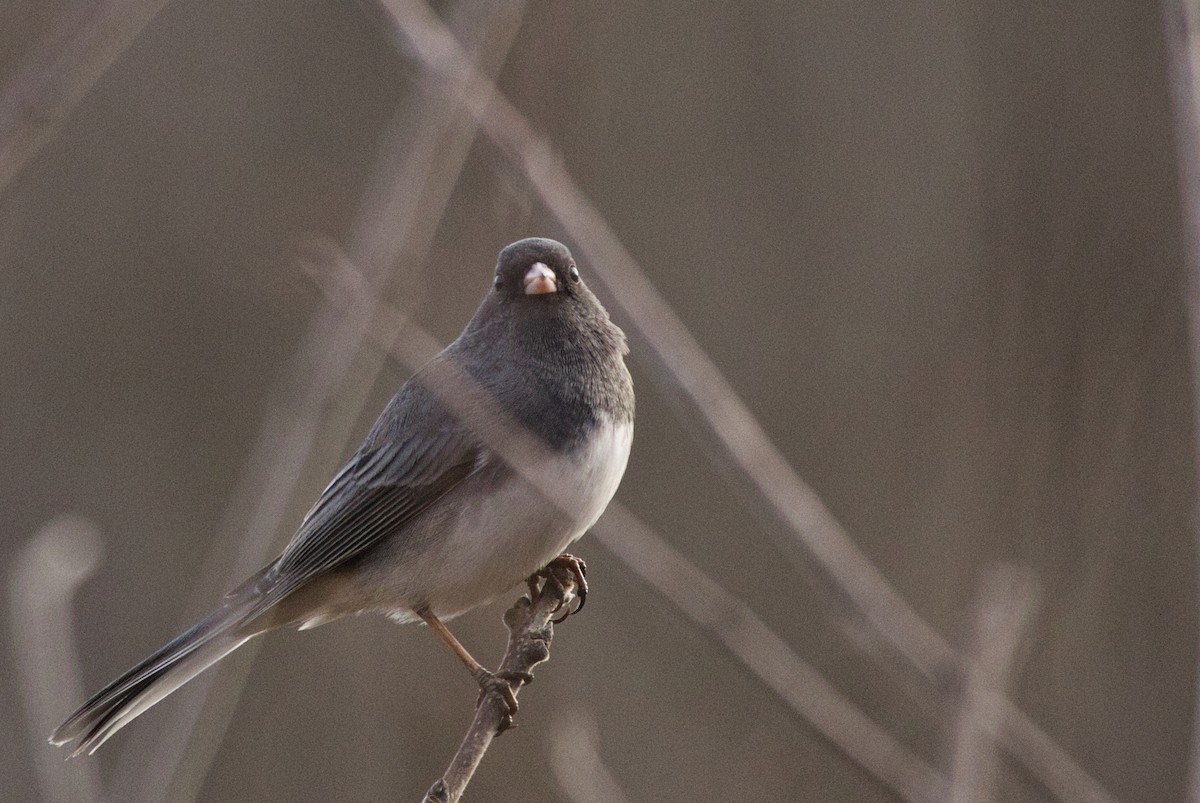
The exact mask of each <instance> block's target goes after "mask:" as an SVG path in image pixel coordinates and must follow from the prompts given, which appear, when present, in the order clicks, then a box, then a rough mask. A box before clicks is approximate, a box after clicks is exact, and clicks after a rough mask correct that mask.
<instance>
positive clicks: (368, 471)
mask: <svg viewBox="0 0 1200 803" xmlns="http://www.w3.org/2000/svg"><path fill="white" fill-rule="evenodd" d="M626 351H627V348H626V345H625V336H624V334H623V333H622V332H621V330H620V329H618V328H617V327H616V325H614V324H613V323H612V322H611V321H610V320H609V317H608V313H607V312H605V310H604V308H603V307H602V306H601V305H600V302H599V301H597V300H596V297H595V296H594V295H592V293H591V291H589V290H588V289H587V287H586V286H585V285H584V283H583V281H582V280H581V279H580V277H579V271H578V269H577V268H576V266H575V260H574V259H573V258H572V257H571V253H570V251H568V250H567V249H566V247H565V246H563V245H562V244H561V243H557V242H555V241H554V240H547V239H540V238H531V239H527V240H521V241H519V242H516V243H513V244H512V245H510V246H508V247H507V248H505V249H504V250H502V251H501V252H500V257H499V260H498V261H497V264H496V275H495V280H494V283H493V286H492V288H491V290H490V291H489V292H488V294H487V296H486V297H485V298H484V300H483V303H482V304H480V306H479V309H478V310H477V311H476V313H475V316H474V317H473V318H472V319H471V321H470V323H468V324H467V328H466V329H465V330H464V331H463V333H462V334H461V335H459V337H458V339H457V340H455V341H454V342H453V343H451V344H450V345H449V346H447V347H446V349H445V350H444V351H442V352H441V353H440V354H439V355H438V356H437V357H435V358H434V359H433V360H432V361H431V362H430V363H429V364H428V365H427V366H425V367H424V368H422V369H421V370H420V371H418V372H417V373H416V374H415V375H414V376H413V377H412V378H411V379H410V380H409V381H408V382H407V383H405V385H404V387H402V388H401V389H400V392H399V393H397V394H396V396H395V397H394V398H393V399H392V400H391V402H390V403H389V404H388V405H387V407H386V408H385V409H384V411H383V413H382V414H381V415H380V416H379V420H378V421H376V422H375V425H374V426H373V427H372V428H371V431H370V433H369V434H368V435H367V437H366V440H365V441H364V442H363V444H362V446H360V447H359V449H358V451H357V452H355V454H354V456H353V457H352V458H350V461H349V462H348V463H347V464H346V465H345V467H343V468H342V470H341V471H340V472H338V474H337V475H336V476H335V477H334V478H333V481H332V482H330V483H329V486H328V487H327V488H326V489H325V491H324V492H323V493H322V494H321V496H320V498H319V499H318V500H317V502H316V504H315V505H314V506H313V508H312V510H311V511H309V513H308V515H307V516H305V518H304V521H303V522H302V523H301V524H300V528H299V530H298V531H297V532H296V534H295V536H293V537H292V540H291V543H289V544H288V546H287V548H286V549H285V550H284V551H283V554H281V555H280V556H279V557H278V558H277V559H276V560H275V561H274V562H272V563H271V564H270V565H268V566H266V567H265V568H263V569H262V570H261V571H259V572H258V573H257V574H255V575H254V576H253V577H251V578H249V579H248V580H247V581H246V582H244V583H243V584H242V585H241V586H239V587H238V588H237V589H235V590H234V591H232V592H230V594H228V595H227V596H226V597H225V599H224V600H223V601H222V603H221V606H220V607H219V608H218V609H217V610H216V611H214V612H213V613H211V614H209V615H208V616H207V617H206V618H204V619H203V620H201V621H200V622H198V623H197V624H195V625H194V626H192V627H191V628H190V629H189V630H187V631H185V632H184V633H182V634H180V635H179V636H177V637H176V638H175V639H173V640H172V641H170V642H168V643H167V644H166V645H165V646H163V647H162V648H161V649H159V650H158V651H157V652H155V653H154V654H153V655H151V656H149V657H148V658H146V659H145V660H144V661H142V662H141V663H139V664H138V665H137V666H134V667H133V668H132V669H130V670H129V671H128V672H126V673H125V674H124V675H122V676H121V677H119V678H117V679H116V680H114V681H113V682H112V683H110V684H108V686H106V687H105V688H103V689H102V690H100V691H99V692H98V693H97V694H96V695H95V696H93V697H92V698H91V699H90V700H88V701H87V702H86V703H84V704H83V706H81V707H80V708H79V710H78V711H76V712H75V713H74V714H72V715H71V716H70V717H69V718H68V719H67V721H66V722H64V723H63V724H62V725H61V726H60V727H59V728H58V730H56V731H55V732H54V734H53V735H52V736H51V737H50V740H51V741H52V742H54V743H55V744H64V743H66V742H68V741H71V740H73V739H78V740H79V744H78V746H77V748H76V750H75V754H78V753H82V752H87V753H91V752H93V751H95V749H96V748H97V747H99V746H100V745H101V744H103V743H104V741H105V740H106V739H108V737H110V736H112V735H113V734H114V733H116V732H117V731H118V730H120V729H121V728H122V727H123V726H125V725H126V724H127V723H128V722H129V721H130V720H132V719H133V718H134V717H136V716H138V715H139V714H141V713H142V712H143V711H145V710H146V709H147V708H149V707H150V706H152V705H154V704H155V703H157V702H158V701H159V700H161V699H162V698H164V697H166V696H167V695H168V694H170V693H171V692H172V691H174V690H175V689H177V688H179V687H180V686H181V685H183V684H184V683H186V682H187V681H188V680H190V679H192V678H193V677H195V676H196V675H197V674H199V673H200V672H201V671H203V670H204V669H206V668H207V667H209V666H211V665H212V664H214V663H216V662H217V661H219V660H220V659H221V658H222V657H224V656H225V655H228V654H229V653H230V652H232V651H233V650H235V649H236V648H237V647H239V646H240V645H241V644H243V643H245V642H246V641H247V640H248V639H251V638H253V637H254V636H257V635H259V634H260V633H264V632H266V631H268V630H272V629H274V628H278V627H288V626H299V627H301V628H303V627H313V626H315V625H318V624H322V623H324V622H328V621H330V620H332V619H337V618H339V617H342V616H346V615H347V614H354V613H360V612H364V611H378V612H381V613H384V614H386V615H388V616H391V617H392V618H394V619H396V620H398V621H402V622H408V621H416V620H424V621H425V622H426V623H427V624H429V625H430V627H431V628H432V629H434V630H435V631H436V632H437V633H438V635H439V636H441V637H442V638H443V639H444V640H445V641H446V642H447V644H449V645H450V646H451V647H452V648H453V649H454V650H455V652H456V653H457V654H458V655H459V657H460V658H461V659H462V660H463V662H464V663H466V664H467V666H468V668H469V669H470V670H471V672H472V674H473V675H474V676H475V677H476V679H477V680H478V681H479V682H480V684H481V685H484V686H485V687H487V686H488V685H489V683H491V684H494V683H495V680H496V679H495V678H494V677H493V676H492V675H491V673H490V672H488V671H487V670H486V669H484V668H483V667H482V666H480V665H479V664H478V663H477V662H476V661H475V660H474V659H473V658H472V657H471V656H470V655H469V654H468V653H467V651H466V650H465V649H463V648H462V646H461V645H460V644H458V642H457V641H456V640H455V639H454V637H453V636H452V635H450V631H448V630H447V629H446V628H445V625H444V624H442V622H443V621H445V620H448V619H451V618H453V617H455V616H458V615H459V614H461V613H463V612H465V611H468V610H470V609H471V608H474V607H476V606H478V605H482V604H483V603H485V602H488V601H489V600H492V599H494V598H496V597H497V596H499V595H501V594H503V593H504V592H505V591H507V590H508V589H510V588H512V587H513V586H514V585H516V584H517V583H519V582H520V581H521V580H522V579H524V578H527V577H529V576H530V575H531V574H534V573H536V572H537V571H538V570H540V569H541V568H543V567H544V566H546V565H547V563H548V562H552V561H553V560H555V559H556V556H558V555H559V554H560V553H561V552H562V551H563V550H564V549H565V548H566V547H567V545H568V544H570V543H571V542H572V541H574V540H575V539H577V538H579V536H581V535H582V534H583V533H584V531H585V530H587V528H588V527H590V526H591V525H592V524H594V523H595V521H596V519H598V518H599V517H600V514H601V512H603V510H604V508H605V506H606V505H607V504H608V502H609V500H610V499H612V496H613V494H614V493H615V492H616V490H617V485H618V484H619V483H620V481H621V476H622V475H623V474H624V472H625V464H626V461H627V460H628V457H629V446H630V441H631V439H632V437H633V383H632V381H631V379H630V376H629V372H628V370H626V368H625V362H624V355H625V353H626ZM439 367H441V368H447V369H453V370H454V371H456V372H458V373H459V375H461V376H464V377H466V378H468V379H469V380H470V381H471V382H472V383H473V385H474V386H475V387H477V388H478V389H479V390H480V392H481V393H483V394H485V395H486V396H487V397H488V398H489V399H490V400H491V401H492V402H493V403H494V407H495V409H497V410H499V411H500V412H501V413H503V414H504V418H505V420H508V421H514V422H516V423H518V424H520V425H521V426H523V427H524V430H525V431H527V432H529V433H531V434H532V435H533V436H535V437H536V439H537V440H538V442H539V443H540V445H541V447H542V448H543V452H544V454H546V455H549V456H552V457H553V458H554V459H553V460H547V461H545V467H544V469H540V468H539V467H538V466H533V467H532V473H531V471H530V467H528V466H521V469H522V471H520V472H518V471H517V470H515V469H514V468H513V466H512V465H509V463H508V462H506V460H505V459H504V458H503V457H501V456H500V455H499V454H498V453H497V451H496V450H495V449H494V448H492V445H494V443H495V442H494V441H489V440H488V439H487V438H485V437H483V436H482V434H481V433H482V432H483V430H482V429H481V425H479V424H478V423H477V422H474V421H471V420H464V418H465V417H464V416H463V415H462V414H461V409H459V408H455V407H454V405H451V404H447V396H446V394H445V393H444V392H441V393H439V392H438V388H436V387H431V385H433V384H434V383H433V382H432V381H430V378H431V377H433V376H435V375H436V374H437V372H438V369H439ZM456 410H457V412H456ZM543 470H544V473H545V474H546V475H547V476H544V477H539V476H535V475H536V474H537V473H538V471H543ZM547 487H550V488H553V489H554V494H555V495H557V497H558V500H557V503H556V502H555V501H551V500H550V499H548V498H547V495H546V493H545V489H546V488H547ZM564 499H565V500H568V502H569V503H570V504H569V505H564V504H563V503H562V501H563V500H564ZM564 507H565V508H568V509H570V510H571V512H570V513H568V512H565V510H564ZM579 579H580V582H582V577H580V578H579Z"/></svg>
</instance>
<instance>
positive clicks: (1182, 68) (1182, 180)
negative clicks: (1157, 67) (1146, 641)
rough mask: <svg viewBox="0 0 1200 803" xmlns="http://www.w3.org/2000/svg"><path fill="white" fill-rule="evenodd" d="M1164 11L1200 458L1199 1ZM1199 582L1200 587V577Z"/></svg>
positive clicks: (1199, 532) (1199, 757) (1169, 4)
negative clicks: (1197, 4)
mask: <svg viewBox="0 0 1200 803" xmlns="http://www.w3.org/2000/svg"><path fill="white" fill-rule="evenodd" d="M1162 10H1163V27H1164V37H1163V38H1164V40H1165V42H1166V46H1167V52H1168V54H1169V56H1170V82H1171V96H1172V105H1173V107H1174V114H1175V143H1176V144H1175V147H1176V160H1175V161H1176V170H1177V172H1178V174H1179V192H1180V196H1181V198H1180V206H1181V207H1182V210H1183V235H1184V243H1185V245H1186V250H1185V257H1186V259H1187V266H1186V273H1185V277H1184V278H1185V281H1184V285H1183V289H1184V309H1185V311H1186V313H1187V320H1188V340H1189V342H1190V345H1191V364H1192V371H1191V378H1192V418H1193V426H1192V432H1193V437H1194V438H1195V439H1196V440H1195V443H1194V444H1193V450H1194V451H1195V453H1196V454H1197V455H1200V98H1198V96H1197V92H1200V9H1198V8H1197V6H1196V2H1195V0H1164V2H1163V5H1162ZM1193 498H1195V494H1193ZM1194 504H1195V502H1193V505H1194ZM1192 522H1193V527H1194V528H1195V532H1194V533H1193V536H1192V538H1193V548H1194V551H1195V552H1197V553H1200V511H1197V510H1196V509H1193V510H1192ZM1193 560H1194V558H1193ZM1197 566H1198V567H1200V562H1197ZM1198 571H1200V569H1198ZM1194 582H1195V585H1196V587H1197V588H1200V575H1197V576H1196V578H1195V581H1194ZM1194 682H1195V688H1194V692H1195V694H1194V695H1193V698H1194V702H1193V703H1192V744H1191V761H1190V764H1191V765H1190V768H1189V773H1188V799H1189V800H1191V801H1192V803H1200V672H1197V673H1196V678H1195V681H1194Z"/></svg>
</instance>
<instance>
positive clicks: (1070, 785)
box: [379, 0, 1110, 800]
mask: <svg viewBox="0 0 1200 803" xmlns="http://www.w3.org/2000/svg"><path fill="white" fill-rule="evenodd" d="M379 2H380V4H381V5H382V6H383V7H384V8H385V9H386V10H387V11H388V13H389V15H390V16H391V18H392V20H393V22H394V23H395V26H396V29H397V31H398V32H399V33H400V34H401V35H402V36H403V38H404V40H405V41H407V42H408V43H409V45H410V46H411V50H412V52H414V53H415V54H416V56H417V58H418V59H419V60H420V61H421V63H422V64H423V65H424V66H425V67H426V69H428V70H431V71H433V72H435V73H437V74H439V75H442V76H444V77H445V78H446V80H447V81H448V82H451V83H453V85H454V86H456V87H463V88H464V91H463V93H462V97H463V101H464V103H465V105H466V107H467V108H468V109H469V110H470V111H471V113H472V114H473V115H475V118H476V119H477V120H478V121H479V124H480V126H481V127H482V128H483V130H484V131H485V132H486V133H487V135H488V137H490V138H491V139H492V141H493V142H494V143H496V145H497V146H498V147H500V148H501V149H502V150H504V151H505V152H506V153H508V155H509V158H511V159H512V160H513V161H514V162H515V163H516V164H517V165H518V166H519V167H520V168H521V170H522V171H523V172H524V174H525V176H526V178H527V180H528V181H529V182H530V184H531V185H532V186H533V187H534V188H535V190H536V191H537V192H538V194H539V195H540V197H541V198H542V201H543V202H544V203H545V205H546V207H547V208H548V209H549V210H550V212H551V213H552V214H553V215H554V216H555V217H556V218H557V219H558V220H559V222H560V223H561V224H562V225H563V227H564V228H565V229H566V230H567V231H568V232H569V233H570V234H571V236H572V238H573V239H574V241H575V242H576V243H577V245H578V246H579V249H580V251H581V252H582V253H583V254H584V255H586V257H587V259H588V261H589V263H590V264H591V265H592V267H593V269H594V270H595V271H596V272H597V273H598V274H599V275H600V276H601V277H602V278H603V280H604V283H605V286H606V287H607V288H608V290H609V292H610V293H611V294H612V296H613V297H614V299H615V300H616V302H617V304H619V305H620V307H621V308H622V309H623V310H624V312H625V314H626V315H627V316H628V318H629V319H630V321H631V323H632V326H633V328H634V329H635V330H636V331H637V333H638V334H639V335H640V336H641V337H642V339H643V340H644V342H645V344H646V345H647V346H648V349H649V353H648V355H647V356H649V357H651V358H652V360H653V361H654V363H655V366H656V368H657V369H658V370H656V371H653V372H651V373H652V375H654V376H656V377H659V378H660V379H661V380H662V381H663V382H664V384H665V386H666V387H667V389H668V390H669V391H670V392H672V393H674V394H675V395H676V396H679V395H681V394H682V396H683V397H685V398H686V400H687V401H688V402H689V403H690V406H691V408H692V409H693V410H695V411H696V414H697V415H699V416H700V417H701V418H702V419H703V420H704V421H705V422H706V423H707V425H708V428H709V431H710V434H711V435H712V438H713V443H714V444H715V445H716V446H717V448H718V449H719V450H720V452H721V454H722V456H723V459H724V460H726V461H728V463H729V465H730V467H731V468H733V469H734V470H735V471H736V472H738V473H740V474H741V475H743V476H745V477H746V478H747V479H748V480H749V482H750V483H751V484H752V486H753V488H754V490H755V492H756V493H757V494H758V496H759V497H760V498H761V500H762V501H763V503H764V504H766V505H767V506H768V507H769V509H770V510H771V511H772V512H773V514H774V515H775V516H777V517H778V518H779V520H780V521H782V522H784V523H785V524H787V526H788V528H789V530H790V531H791V532H792V533H793V534H794V535H795V536H796V537H797V538H798V539H799V540H800V542H801V543H802V544H803V545H804V546H805V548H806V549H807V550H808V551H809V553H810V554H811V555H812V556H813V557H814V558H815V559H816V561H817V563H818V564H819V565H820V567H821V568H822V570H823V571H824V572H825V573H826V574H827V576H828V577H829V578H830V579H832V581H833V582H834V585H835V586H836V587H837V588H838V589H839V591H840V592H841V593H842V594H844V595H845V597H846V598H847V599H849V600H850V601H851V602H852V604H853V606H854V608H855V609H856V610H857V611H859V613H860V615H862V616H863V617H864V618H865V620H866V621H867V622H868V623H870V625H871V626H872V628H873V629H874V630H875V631H876V632H877V633H878V634H879V636H880V637H881V638H882V639H884V640H885V641H886V642H887V643H888V644H889V645H890V646H891V647H892V648H893V649H894V650H895V651H896V652H897V653H898V654H900V655H902V656H904V658H905V659H906V660H907V661H908V663H909V664H910V665H911V666H913V667H915V668H917V669H918V670H919V671H920V672H922V673H923V674H924V675H925V676H926V677H927V678H929V679H931V680H933V681H934V682H938V683H940V682H941V680H942V678H944V675H945V673H946V672H947V671H952V672H954V673H955V674H959V675H961V673H962V672H963V671H964V670H965V668H966V667H967V664H968V662H969V659H968V658H967V657H965V656H963V655H961V654H959V653H958V651H957V650H956V649H955V648H954V647H953V646H952V645H951V644H950V643H949V642H948V641H947V640H946V639H945V638H943V637H942V635H941V634H940V633H938V632H937V631H936V630H935V629H934V628H933V627H932V626H931V625H929V623H928V622H926V621H925V620H924V619H922V618H921V616H920V615H919V614H918V613H917V612H916V611H915V610H914V609H913V608H912V607H911V606H910V605H909V604H908V603H907V602H906V601H905V600H904V598H903V597H901V596H900V595H899V594H898V593H897V592H896V590H895V589H893V588H892V587H891V585H890V584H889V583H888V582H887V579H886V578H885V577H884V576H883V574H882V573H881V572H880V571H879V569H878V568H877V567H876V566H875V565H874V564H873V563H872V562H871V561H870V559H869V558H868V557H867V556H866V555H865V554H864V553H863V552H862V550H860V549H859V548H858V546H857V545H856V544H855V543H854V541H853V540H852V539H851V538H850V535H849V533H847V532H846V530H845V529H844V528H843V527H842V525H841V524H840V523H839V522H838V521H837V520H836V519H835V518H834V516H833V514H832V513H831V512H830V511H829V509H828V508H827V507H825V505H824V504H823V503H822V502H821V500H820V498H819V497H818V496H817V494H816V492H815V491H814V490H813V489H812V488H811V487H809V486H808V484H807V483H805V482H804V481H803V480H801V479H800V477H798V476H797V475H796V474H795V472H794V471H793V470H792V468H791V466H789V465H788V463H787V461H786V460H785V459H784V457H783V455H782V454H781V453H780V452H779V450H778V449H777V448H776V447H775V445H774V444H773V443H772V442H771V440H770V438H768V437H767V434H766V432H765V431H764V430H763V428H762V426H761V425H760V424H759V423H758V421H757V420H756V419H755V417H754V415H753V413H752V412H751V411H750V409H749V407H748V406H747V405H746V404H745V402H744V401H743V400H742V399H741V398H740V397H739V396H738V395H737V392H736V391H735V390H734V389H733V387H732V386H731V385H730V384H729V382H728V381H727V380H726V379H725V378H724V376H723V375H722V374H721V372H720V370H719V369H718V368H717V366H716V364H715V363H713V361H712V360H711V359H710V358H709V357H708V355H707V354H706V353H705V352H704V350H703V349H702V348H701V347H700V345H699V343H698V342H697V341H696V339H695V338H694V337H693V336H692V334H691V333H690V332H689V331H688V329H687V327H686V326H685V325H684V323H683V321H682V320H681V319H680V318H679V317H678V316H677V315H676V314H675V312H674V310H672V309H671V307H670V305H669V304H667V302H666V301H665V299H664V298H663V297H662V296H661V294H660V293H659V292H658V290H657V289H656V288H655V287H654V286H653V285H652V284H651V283H650V281H649V280H648V279H647V277H646V275H645V272H644V271H642V269H641V268H640V266H639V265H638V264H637V262H636V260H635V259H634V258H633V256H632V254H630V253H629V251H628V250H627V249H626V248H625V247H624V245H623V244H622V243H621V241H620V239H619V238H618V237H617V235H616V233H615V232H614V231H613V230H612V228H611V227H610V226H609V225H608V223H607V221H606V220H605V219H604V217H603V215H601V214H600V212H599V210H597V209H596V208H595V206H594V205H592V203H591V202H590V201H589V200H588V199H587V197H586V196H585V195H584V194H583V192H582V191H581V190H580V189H579V187H578V186H577V185H576V184H575V182H574V180H573V179H572V178H571V176H570V174H569V173H568V172H567V170H566V169H565V168H564V166H563V164H562V160H561V159H560V158H559V157H558V156H557V154H555V152H554V150H553V149H552V148H551V146H550V144H549V143H548V142H547V141H546V140H545V139H544V138H543V137H542V136H541V135H539V134H538V133H537V132H536V130H535V129H534V128H533V126H532V124H531V123H530V122H529V120H528V119H526V118H525V116H524V115H523V114H521V112H520V111H519V110H518V109H517V108H516V107H515V106H513V104H512V103H511V102H510V101H509V100H508V99H507V98H506V97H505V96H504V95H503V94H501V93H500V91H499V90H498V89H497V88H496V86H495V84H494V83H493V82H492V81H491V80H490V79H489V78H488V77H487V76H484V75H482V74H480V73H479V72H478V71H477V70H475V69H474V68H473V67H472V66H471V62H470V59H469V58H467V57H466V54H465V53H464V52H463V50H462V48H461V46H460V45H459V44H458V42H456V41H455V39H454V36H453V34H451V32H450V31H449V30H447V29H446V27H445V25H443V24H442V23H441V21H440V20H439V19H438V18H437V15H436V14H434V13H433V11H432V10H431V9H430V8H429V6H428V5H427V4H426V3H425V2H423V1H422V0H379ZM1005 717H1006V734H1007V742H1006V743H1008V744H1013V743H1014V742H1016V743H1018V749H1016V750H1014V754H1015V755H1016V756H1017V758H1018V759H1020V760H1021V761H1022V762H1023V763H1025V765H1026V766H1027V767H1029V768H1030V770H1031V771H1033V772H1035V773H1037V775H1038V777H1039V778H1040V779H1041V780H1042V782H1043V783H1045V784H1046V785H1047V787H1049V788H1050V790H1051V791H1052V792H1054V793H1055V794H1056V795H1058V796H1059V797H1061V798H1063V799H1066V800H1073V799H1079V798H1081V797H1082V798H1085V799H1092V800H1108V799H1110V796H1109V795H1108V793H1107V792H1106V791H1105V790H1104V789H1103V787H1101V786H1100V784H1099V783H1098V782H1097V781H1095V779H1093V778H1091V777H1090V776H1089V775H1088V774H1087V773H1086V772H1085V771H1084V770H1083V769H1082V768H1081V767H1079V766H1078V765H1077V764H1076V763H1075V762H1074V760H1073V759H1071V757H1070V756H1068V755H1067V754H1066V752H1065V751H1063V750H1062V749H1061V748H1058V747H1057V745H1055V744H1054V742H1053V741H1052V740H1051V739H1050V738H1049V737H1048V736H1046V734H1045V733H1044V732H1042V731H1041V729H1040V728H1038V726H1037V725H1036V724H1035V723H1034V722H1033V721H1032V720H1031V719H1030V718H1029V717H1028V716H1027V715H1026V714H1025V713H1024V712H1022V711H1021V710H1020V709H1018V708H1017V707H1016V706H1014V705H1007V706H1006V707H1005Z"/></svg>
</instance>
